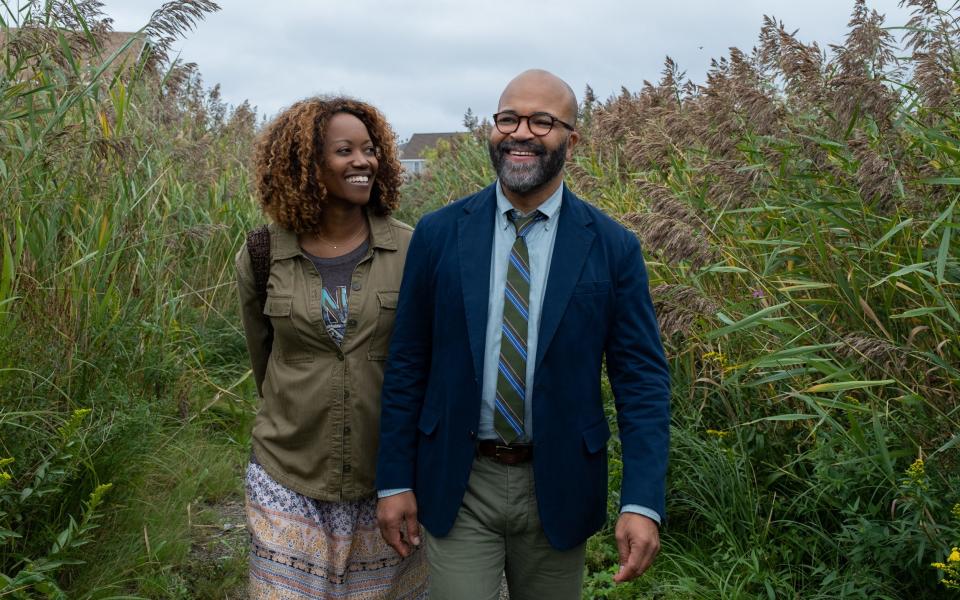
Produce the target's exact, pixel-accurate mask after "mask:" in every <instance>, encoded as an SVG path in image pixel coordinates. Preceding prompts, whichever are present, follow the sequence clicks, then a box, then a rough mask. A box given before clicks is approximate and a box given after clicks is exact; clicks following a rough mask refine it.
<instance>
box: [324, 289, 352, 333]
mask: <svg viewBox="0 0 960 600" xmlns="http://www.w3.org/2000/svg"><path fill="white" fill-rule="evenodd" d="M320 307H321V309H322V310H323V323H324V325H326V326H327V333H329V334H330V337H331V338H332V339H333V341H334V342H336V343H337V345H338V346H339V345H340V344H341V343H342V342H343V330H344V328H346V326H347V286H345V285H338V286H337V287H335V288H333V289H332V290H331V289H329V288H326V287H324V288H323V297H322V300H321V301H320Z"/></svg>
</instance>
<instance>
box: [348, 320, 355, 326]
mask: <svg viewBox="0 0 960 600" xmlns="http://www.w3.org/2000/svg"><path fill="white" fill-rule="evenodd" d="M356 326H357V320H356V319H347V327H356Z"/></svg>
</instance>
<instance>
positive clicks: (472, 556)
mask: <svg viewBox="0 0 960 600" xmlns="http://www.w3.org/2000/svg"><path fill="white" fill-rule="evenodd" d="M576 113H577V102H576V97H575V96H574V94H573V92H572V90H571V89H570V87H569V86H568V85H567V84H566V83H564V82H563V81H562V80H560V79H559V78H557V77H556V76H554V75H552V74H550V73H547V72H545V71H540V70H531V71H526V72H524V73H521V74H520V75H519V76H517V77H516V78H515V79H514V80H513V81H511V82H510V83H509V84H508V85H507V87H506V89H505V90H504V91H503V94H502V95H501V97H500V103H499V108H498V112H497V114H496V115H494V127H492V129H491V133H490V157H491V160H492V161H493V165H494V167H495V168H496V171H497V176H498V180H497V182H496V183H495V184H493V185H491V186H489V187H487V188H486V189H484V190H482V191H480V192H478V193H477V194H474V195H472V196H469V197H467V198H464V199H462V200H459V201H457V202H454V203H453V204H451V205H449V206H447V207H445V208H443V209H440V210H438V211H436V212H434V213H432V214H429V215H427V216H425V217H424V218H423V219H422V220H421V221H420V223H419V224H418V225H417V228H416V230H415V232H414V234H413V239H412V240H411V243H410V249H409V253H408V255H407V262H406V266H405V269H404V276H403V283H402V284H401V287H400V300H399V305H398V307H397V314H396V322H395V327H394V332H393V339H392V341H391V346H390V359H389V362H388V364H387V370H386V375H385V380H384V385H383V393H382V414H381V422H380V450H379V457H378V464H377V489H378V490H379V495H380V501H379V504H378V509H377V514H378V520H379V523H380V529H381V532H382V533H383V535H384V538H385V539H386V540H387V542H388V543H389V544H390V545H391V546H393V547H394V548H395V549H396V550H397V551H398V552H399V553H400V554H401V555H404V556H406V555H407V554H408V553H409V552H410V551H411V550H412V548H411V545H414V546H416V545H419V544H420V528H419V525H418V519H419V521H420V522H421V523H422V524H423V526H424V528H425V530H426V531H425V532H424V537H425V542H426V548H427V556H428V561H429V563H430V574H431V596H432V597H433V598H435V599H440V600H447V599H449V600H470V599H474V598H475V599H488V598H490V599H495V598H497V593H498V587H499V583H500V577H501V573H502V572H504V571H505V572H506V576H507V583H508V586H509V588H510V596H511V599H512V600H522V599H525V598H530V599H534V598H536V599H543V598H550V599H562V598H579V597H580V587H581V584H582V577H583V565H584V549H585V542H586V539H587V538H588V537H589V536H590V535H591V534H592V533H594V532H595V531H597V530H598V529H599V528H600V527H601V526H602V525H603V523H604V520H605V517H606V492H607V487H606V486H607V464H606V446H607V440H608V438H609V436H610V430H609V427H608V425H607V420H606V418H605V416H604V410H603V404H602V401H601V396H600V379H601V371H602V359H603V357H606V371H607V375H608V377H609V380H610V383H611V386H612V389H613V392H614V396H615V401H616V408H617V418H618V423H619V430H620V438H621V441H622V447H623V488H622V491H621V500H622V502H623V508H622V512H621V514H620V517H619V520H618V522H617V526H616V538H617V545H618V549H619V552H620V562H621V565H620V571H619V572H618V573H617V575H616V577H615V580H616V581H618V582H622V581H627V580H629V579H632V578H634V577H636V576H638V575H640V574H641V573H642V572H643V571H644V570H645V569H646V568H647V567H648V566H649V565H650V563H651V562H652V560H653V558H654V556H655V555H656V553H657V551H658V549H659V533H658V524H659V522H660V521H661V519H662V518H663V513H664V478H665V473H666V464H667V446H668V439H669V430H668V426H669V375H668V372H667V365H666V361H665V359H664V355H663V349H662V347H661V344H660V338H659V333H658V330H657V323H656V318H655V315H654V311H653V306H652V303H651V301H650V295H649V290H648V286H647V276H646V272H645V269H644V265H643V260H642V258H641V255H640V247H639V244H638V243H637V240H636V238H635V237H634V236H633V235H631V234H630V233H629V232H628V231H627V230H625V229H624V228H623V227H621V226H620V225H618V224H617V223H616V222H614V221H613V220H612V219H610V218H609V217H607V216H605V215H604V214H603V213H601V212H600V211H599V210H597V209H595V208H593V207H592V206H590V205H588V204H586V203H584V202H583V201H581V200H580V199H579V198H577V197H576V196H575V195H574V194H573V193H571V192H570V191H569V190H567V189H566V188H565V187H564V186H563V165H564V162H565V161H566V160H567V159H569V158H570V156H571V154H572V152H573V149H574V147H575V146H576V145H577V142H578V141H579V140H580V136H579V134H578V133H577V131H576V127H575V123H576Z"/></svg>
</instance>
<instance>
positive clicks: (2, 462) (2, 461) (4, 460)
mask: <svg viewBox="0 0 960 600" xmlns="http://www.w3.org/2000/svg"><path fill="white" fill-rule="evenodd" d="M15 460H16V459H15V458H0V469H2V468H3V467H5V466H7V465H9V464H12V463H13V461H15ZM957 506H960V504H958V505H957Z"/></svg>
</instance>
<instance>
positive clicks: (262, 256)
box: [247, 225, 273, 347]
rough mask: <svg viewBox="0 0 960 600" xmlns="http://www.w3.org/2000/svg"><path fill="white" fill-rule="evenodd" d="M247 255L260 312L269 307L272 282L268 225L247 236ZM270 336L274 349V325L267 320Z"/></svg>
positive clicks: (253, 230)
mask: <svg viewBox="0 0 960 600" xmlns="http://www.w3.org/2000/svg"><path fill="white" fill-rule="evenodd" d="M247 253H248V254H250V267H251V268H252V269H253V287H254V289H256V291H257V299H258V300H260V312H263V309H264V307H265V306H266V305H267V281H269V280H270V230H269V229H267V226H266V225H261V226H260V227H257V228H256V229H252V230H251V231H250V232H249V233H248V234H247ZM267 328H268V331H269V334H268V336H267V345H268V346H269V347H273V324H272V323H271V322H270V321H269V320H267Z"/></svg>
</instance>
